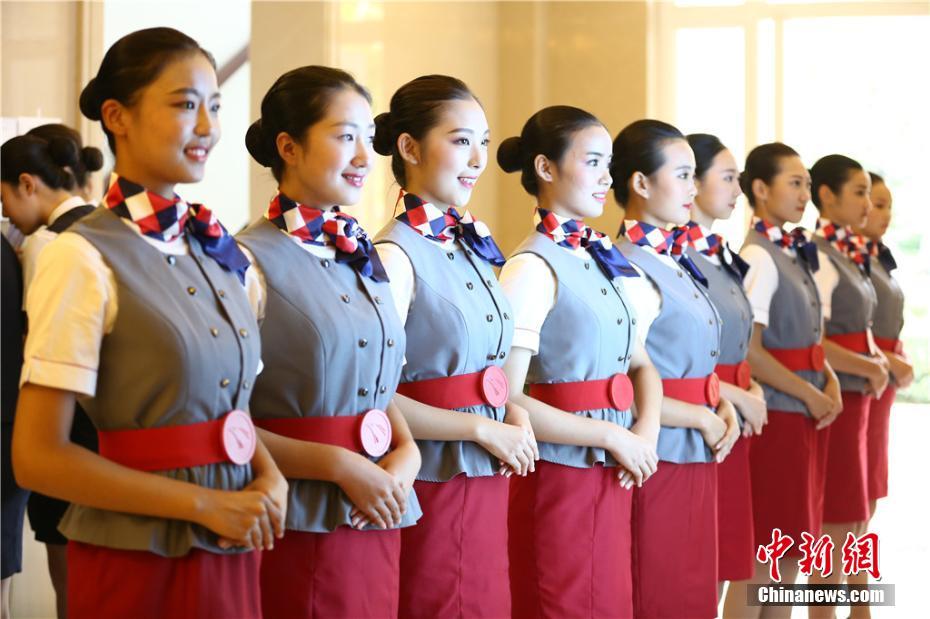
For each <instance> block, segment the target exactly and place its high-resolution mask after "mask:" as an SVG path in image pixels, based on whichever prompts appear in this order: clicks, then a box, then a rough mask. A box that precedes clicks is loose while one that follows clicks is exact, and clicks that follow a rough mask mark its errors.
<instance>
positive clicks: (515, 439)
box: [475, 417, 536, 477]
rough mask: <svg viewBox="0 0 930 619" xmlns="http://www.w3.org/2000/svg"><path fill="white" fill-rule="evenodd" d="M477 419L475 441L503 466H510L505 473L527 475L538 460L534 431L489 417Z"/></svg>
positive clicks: (508, 474)
mask: <svg viewBox="0 0 930 619" xmlns="http://www.w3.org/2000/svg"><path fill="white" fill-rule="evenodd" d="M475 419H476V421H477V422H478V427H477V429H476V432H475V442H476V443H478V444H479V445H481V446H482V447H484V448H485V449H486V450H487V451H488V452H490V453H491V454H492V455H493V456H494V457H496V458H497V459H498V460H499V461H500V463H501V466H506V467H509V468H510V470H509V471H507V473H505V475H507V476H508V477H509V476H510V475H511V474H512V473H516V474H517V475H521V476H522V475H526V473H527V471H529V469H530V464H531V463H532V462H534V461H535V460H536V453H535V450H534V449H533V447H534V444H535V441H534V438H533V435H532V433H530V432H528V431H527V430H526V429H525V428H524V427H522V426H515V425H510V424H508V423H501V422H499V421H494V420H493V419H488V418H487V417H476V418H475Z"/></svg>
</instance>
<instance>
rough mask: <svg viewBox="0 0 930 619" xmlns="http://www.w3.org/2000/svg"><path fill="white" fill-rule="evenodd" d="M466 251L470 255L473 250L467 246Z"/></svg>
mask: <svg viewBox="0 0 930 619" xmlns="http://www.w3.org/2000/svg"><path fill="white" fill-rule="evenodd" d="M465 253H466V254H468V255H469V256H470V255H471V253H472V252H471V250H470V249H468V248H467V247H466V248H465Z"/></svg>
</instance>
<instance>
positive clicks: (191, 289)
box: [187, 286, 197, 296]
mask: <svg viewBox="0 0 930 619" xmlns="http://www.w3.org/2000/svg"><path fill="white" fill-rule="evenodd" d="M187 294H189V295H191V296H194V295H195V294H197V289H196V288H194V287H193V286H188V287H187Z"/></svg>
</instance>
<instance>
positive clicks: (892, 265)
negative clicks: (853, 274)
mask: <svg viewBox="0 0 930 619" xmlns="http://www.w3.org/2000/svg"><path fill="white" fill-rule="evenodd" d="M865 245H866V250H867V251H868V252H869V256H871V257H872V258H878V262H879V263H880V264H881V265H882V266H883V267H885V270H886V271H888V272H889V273H891V272H892V271H894V270H895V269H897V268H898V263H897V262H896V261H895V259H894V255H893V254H892V253H891V248H890V247H888V246H887V245H885V244H884V243H882V242H881V241H866V244H865Z"/></svg>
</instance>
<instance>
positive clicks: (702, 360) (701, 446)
mask: <svg viewBox="0 0 930 619" xmlns="http://www.w3.org/2000/svg"><path fill="white" fill-rule="evenodd" d="M617 246H618V247H619V248H620V251H621V252H623V255H625V256H626V257H627V258H629V259H630V261H631V262H633V263H634V264H636V266H638V267H639V268H641V269H642V270H643V271H645V273H646V275H647V276H648V277H649V279H650V280H652V282H653V283H654V284H655V285H656V287H657V288H658V289H659V294H660V295H661V297H662V306H661V310H660V311H659V315H658V316H657V317H656V319H655V321H653V323H652V326H651V327H650V328H649V335H647V336H646V350H647V352H648V353H649V357H650V358H651V359H652V363H653V364H654V365H655V366H656V369H657V370H658V371H659V374H660V375H661V377H662V378H663V379H674V378H698V377H702V376H707V375H709V374H710V373H711V372H713V371H714V366H716V365H717V360H718V359H719V356H720V317H719V316H718V315H717V310H716V309H714V305H713V303H711V301H710V298H709V297H708V296H707V292H706V291H705V290H704V287H703V286H702V285H701V284H698V283H697V282H695V281H694V280H693V279H691V277H690V276H689V275H688V274H687V273H685V271H684V269H682V268H680V267H677V265H676V267H677V268H670V267H669V266H668V265H666V264H663V263H662V262H661V261H660V259H659V257H658V256H656V255H654V254H652V253H650V252H648V251H646V250H645V249H644V248H642V247H639V246H638V245H636V244H634V243H631V242H629V241H628V240H627V239H626V238H622V239H620V240H619V241H618V242H617ZM658 453H659V459H660V460H665V461H668V462H676V463H688V462H711V461H712V460H713V454H712V453H711V451H710V448H709V447H707V445H706V444H705V443H704V438H703V437H702V436H701V433H700V431H699V430H696V429H693V428H673V427H670V426H662V428H661V430H660V431H659V445H658Z"/></svg>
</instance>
